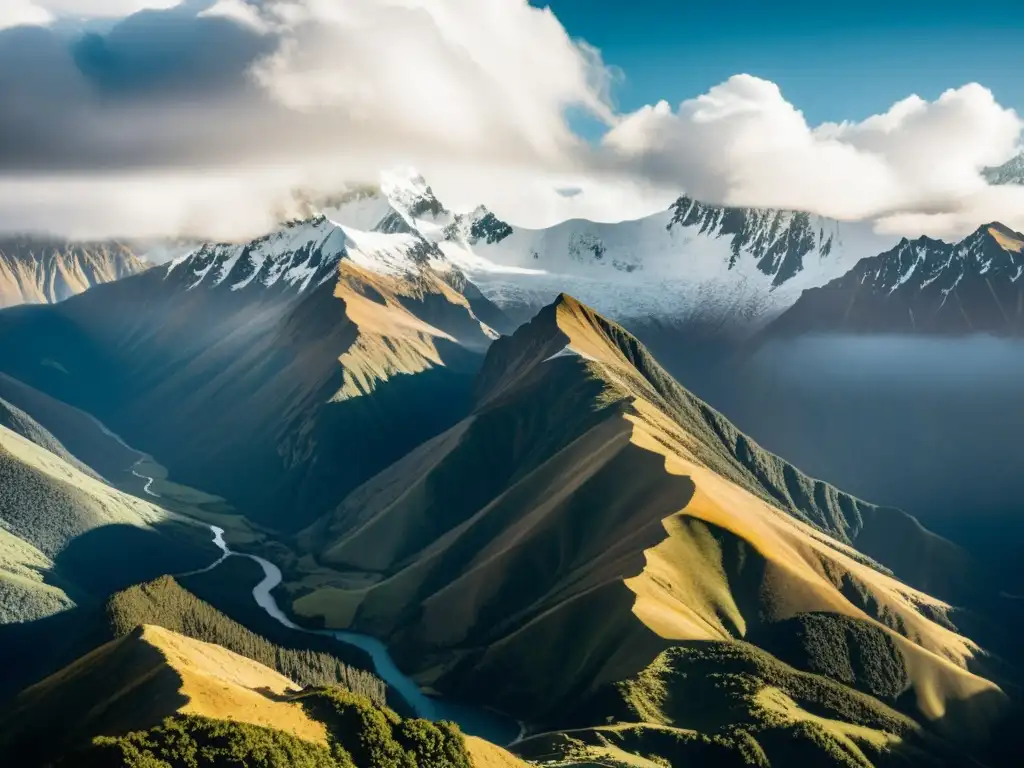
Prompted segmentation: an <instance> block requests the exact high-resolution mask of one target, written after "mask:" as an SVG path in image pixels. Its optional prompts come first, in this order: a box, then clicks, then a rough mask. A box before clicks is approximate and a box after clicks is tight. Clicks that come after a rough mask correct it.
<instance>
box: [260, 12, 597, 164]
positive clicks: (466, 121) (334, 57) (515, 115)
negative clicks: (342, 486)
mask: <svg viewBox="0 0 1024 768" xmlns="http://www.w3.org/2000/svg"><path fill="white" fill-rule="evenodd" d="M262 14H263V17H264V18H265V19H268V20H269V21H270V23H272V24H273V25H275V26H276V28H277V29H278V30H280V32H281V44H280V47H279V49H278V50H277V51H276V53H275V54H274V55H272V56H270V57H268V58H267V59H266V60H265V61H263V62H261V63H260V64H259V65H258V66H257V67H256V68H255V75H256V78H257V80H258V81H259V82H260V83H261V84H262V85H263V86H264V87H265V88H267V90H268V91H269V92H270V93H271V94H272V95H273V97H274V98H275V99H276V100H278V101H279V103H280V104H282V105H284V106H285V107H288V108H290V109H293V110H299V111H302V112H305V113H306V114H308V115H309V119H311V120H316V119H320V118H322V116H324V115H328V116H331V117H337V116H338V114H339V113H341V114H344V116H345V117H346V118H347V125H346V129H347V135H346V136H344V137H343V139H344V140H346V141H347V140H350V139H352V138H354V139H356V140H360V139H363V140H366V139H369V138H371V137H377V138H378V139H379V138H380V137H388V138H390V139H391V140H393V141H394V142H395V143H396V144H402V143H407V144H408V146H409V148H410V149H416V150H417V151H420V152H423V151H425V150H430V149H433V150H435V151H443V152H445V153H449V154H456V155H457V156H459V157H461V158H463V159H469V158H472V157H480V158H481V159H483V160H487V161H494V160H514V161H522V160H525V159H529V160H531V161H544V162H546V163H548V164H551V163H557V162H560V161H561V159H562V158H563V157H564V156H565V155H566V153H567V152H568V151H569V150H570V149H571V148H572V147H573V146H574V145H576V144H577V143H578V139H577V138H576V137H575V136H574V135H573V134H572V133H571V132H570V130H569V129H568V126H567V125H566V122H565V118H564V111H565V109H566V108H568V107H571V106H580V107H583V108H586V109H589V110H590V111H592V112H593V113H594V114H596V115H598V116H600V117H603V118H605V119H607V120H609V121H610V120H611V119H612V114H611V111H610V109H609V108H608V106H607V104H606V103H605V101H604V98H603V96H604V87H605V83H604V69H603V67H602V66H601V64H600V61H599V59H598V58H597V57H596V56H595V55H594V54H593V52H592V51H590V50H589V49H586V48H585V47H582V46H580V45H578V44H576V43H574V42H573V41H572V40H571V39H570V38H569V37H568V35H567V34H566V32H565V30H564V29H563V28H562V26H561V24H560V23H559V22H558V20H557V19H556V18H555V16H554V15H553V14H552V13H551V12H550V11H549V10H546V9H545V10H539V9H536V8H532V7H530V6H529V5H528V4H527V3H526V2H524V0H487V2H480V0H427V1H420V2H415V1H414V0H347V2H345V3H338V2H336V0H270V2H267V3H266V4H264V6H263V10H262Z"/></svg>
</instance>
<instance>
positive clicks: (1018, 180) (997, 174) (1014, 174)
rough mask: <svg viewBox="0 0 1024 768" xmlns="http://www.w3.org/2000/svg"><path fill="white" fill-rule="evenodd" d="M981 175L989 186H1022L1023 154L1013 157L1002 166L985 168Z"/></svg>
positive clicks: (1023, 175) (1023, 176) (1023, 181)
mask: <svg viewBox="0 0 1024 768" xmlns="http://www.w3.org/2000/svg"><path fill="white" fill-rule="evenodd" d="M982 175H983V176H984V177H985V179H986V180H987V181H988V183H989V184H996V185H1002V184H1022V185H1024V152H1022V153H1020V154H1019V155H1015V156H1014V157H1012V158H1010V160H1008V161H1007V162H1005V163H1003V164H1002V165H998V166H996V167H995V168H986V169H985V170H984V171H983V172H982Z"/></svg>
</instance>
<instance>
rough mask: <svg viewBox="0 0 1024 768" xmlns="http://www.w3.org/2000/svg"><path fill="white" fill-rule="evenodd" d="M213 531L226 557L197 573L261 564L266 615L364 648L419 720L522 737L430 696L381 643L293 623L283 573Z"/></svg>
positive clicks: (484, 712) (485, 714)
mask: <svg viewBox="0 0 1024 768" xmlns="http://www.w3.org/2000/svg"><path fill="white" fill-rule="evenodd" d="M210 530H212V531H213V543H214V544H216V545H217V547H218V548H220V550H221V552H222V553H223V554H222V555H221V556H220V558H218V559H217V561H216V562H214V563H213V564H211V565H209V566H207V567H206V568H203V569H202V570H201V571H195V573H204V572H206V571H211V570H213V569H214V568H216V567H217V566H218V565H220V564H221V563H222V562H224V561H225V560H226V559H227V558H229V557H232V556H234V557H247V558H249V559H250V560H254V561H255V562H257V563H259V565H260V567H261V568H262V569H263V579H262V581H260V583H259V584H257V585H256V586H255V587H253V590H252V596H253V599H255V600H256V602H257V603H258V604H259V606H260V607H261V608H262V609H263V610H264V611H266V612H267V613H268V614H269V615H270V616H271V617H272V618H273V619H274V620H275V621H277V622H278V623H280V624H283V625H284V626H286V627H288V628H289V629H293V630H295V631H296V632H307V633H309V634H314V635H327V636H329V637H333V638H335V639H336V640H339V641H340V642H342V643H347V644H348V645H354V646H356V647H357V648H362V649H363V650H364V651H366V652H367V653H368V654H369V655H370V657H371V658H372V659H373V665H374V668H375V670H376V673H377V676H378V677H379V678H381V679H382V680H383V681H384V682H386V683H387V684H388V685H389V686H391V687H392V688H394V689H395V690H396V691H397V692H398V694H399V695H400V696H401V697H402V698H403V699H404V700H405V702H406V703H407V704H408V705H409V707H410V708H411V709H412V710H413V712H415V713H416V716H417V717H422V718H425V719H427V720H452V721H454V722H456V723H458V724H459V727H460V728H461V729H462V731H463V732H464V733H468V734H471V735H473V736H479V737H481V738H483V739H487V740H488V741H490V742H492V743H494V744H509V743H511V742H512V741H515V740H516V739H517V738H519V737H521V736H522V728H521V727H520V725H519V724H518V723H517V722H516V721H515V720H513V719H512V718H510V717H507V716H505V715H502V714H499V713H497V712H494V711H491V710H488V709H483V708H481V707H474V706H469V705H464V704H459V703H456V702H452V701H448V700H447V699H443V698H434V697H431V696H427V695H426V694H424V693H423V691H421V690H420V688H419V686H418V685H417V684H416V683H415V682H414V681H413V680H412V679H411V678H409V677H408V676H406V675H404V674H403V673H402V672H401V670H399V669H398V666H397V665H396V664H395V662H394V660H393V659H392V658H391V655H390V654H389V653H388V649H387V647H386V646H385V645H384V644H383V643H382V642H380V641H379V640H377V639H375V638H372V637H369V636H368V635H361V634H359V633H357V632H342V631H338V630H329V629H319V630H317V629H305V628H304V627H300V626H299V625H298V624H296V623H295V622H293V621H292V620H291V619H289V618H288V617H287V616H286V615H285V613H284V611H282V610H281V608H280V606H278V604H277V601H276V600H275V599H274V596H273V594H271V593H272V592H273V590H274V588H275V587H276V586H277V585H278V584H280V583H281V569H280V568H278V567H277V566H276V565H274V564H273V563H271V562H270V561H269V560H264V559H263V558H262V557H258V556H257V555H249V554H245V553H244V552H233V551H232V550H231V549H230V548H229V547H228V545H227V542H225V541H224V529H223V528H218V527H217V526H215V525H211V526H210Z"/></svg>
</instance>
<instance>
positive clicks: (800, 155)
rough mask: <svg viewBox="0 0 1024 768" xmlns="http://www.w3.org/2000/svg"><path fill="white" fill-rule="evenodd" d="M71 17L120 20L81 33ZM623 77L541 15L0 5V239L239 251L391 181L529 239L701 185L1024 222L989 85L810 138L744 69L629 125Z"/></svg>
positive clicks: (917, 221) (886, 213)
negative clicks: (416, 178) (150, 240)
mask: <svg viewBox="0 0 1024 768" xmlns="http://www.w3.org/2000/svg"><path fill="white" fill-rule="evenodd" d="M143 10H144V11H145V12H137V13H133V12H134V11H143ZM69 14H73V15H75V16H77V17H83V16H85V17H95V16H99V15H106V16H114V17H119V16H123V18H120V20H119V21H117V22H116V23H113V24H107V25H106V26H103V27H92V28H91V29H92V31H86V30H85V29H80V30H79V32H78V33H77V34H73V35H72V34H69V33H68V32H67V28H66V27H64V26H61V23H60V22H63V21H65V20H66V19H67V17H68V15H69ZM28 23H31V24H36V26H15V25H19V24H28ZM47 25H49V26H47ZM3 27H6V29H4V28H3ZM611 79H612V78H611V76H610V74H609V70H608V69H607V68H606V67H605V65H604V63H603V62H602V60H601V56H600V54H599V52H597V51H595V50H594V49H593V48H591V47H589V46H588V45H587V44H586V43H584V42H581V41H577V40H574V39H572V38H571V36H570V35H569V34H568V33H567V31H566V30H565V29H564V28H563V26H562V25H561V23H560V22H559V21H558V19H557V18H556V17H555V16H554V14H553V13H552V12H551V11H550V10H548V9H539V8H536V7H533V6H531V5H529V3H528V2H527V1H526V0H346V2H344V3H341V2H337V0H184V1H183V2H175V0H110V1H108V0H5V2H4V4H3V9H2V10H0V103H3V104H4V106H5V108H4V110H0V229H12V228H19V229H26V228H31V229H51V230H57V231H60V232H62V233H66V234H72V235H85V234H88V235H90V236H101V235H104V234H110V235H128V234H131V235H138V234H146V233H150V234H176V233H178V232H181V231H188V232H190V233H193V232H197V231H198V232H204V233H211V234H213V233H216V234H217V235H218V236H222V237H223V236H230V235H232V234H233V235H236V236H242V235H245V234H253V233H255V232H258V231H259V230H260V229H261V228H263V227H266V226H267V224H268V222H269V221H270V220H271V218H272V216H271V214H272V212H274V211H275V210H277V209H279V208H280V206H281V205H282V203H283V201H284V200H287V198H288V197H289V195H290V190H291V189H293V188H303V189H306V190H313V191H316V190H320V191H325V192H330V191H337V189H338V188H339V187H340V186H342V185H343V184H345V183H348V182H362V181H372V180H374V179H375V178H376V175H377V172H378V171H379V170H380V169H381V168H386V167H389V166H394V165H415V166H417V167H419V168H420V169H421V170H422V171H423V172H424V174H425V175H426V176H427V178H428V179H429V180H430V181H431V183H432V185H433V186H434V188H435V190H436V191H437V192H438V194H439V195H440V196H441V197H442V199H443V200H444V201H445V202H446V203H447V204H449V205H451V206H465V207H474V206H475V205H477V204H478V203H480V202H483V203H485V204H487V205H488V206H490V207H491V208H492V209H493V210H495V211H496V212H497V213H498V214H499V215H501V216H503V217H504V218H507V219H508V220H510V221H512V222H514V223H517V224H521V225H526V226H544V225H549V224H552V223H555V222H556V221H559V220H562V219H565V218H570V217H587V218H596V219H602V220H615V219H625V218H633V217H638V216H641V215H644V214H647V213H650V212H653V211H654V210H657V209H658V208H663V207H664V206H666V205H667V204H668V203H669V202H670V201H671V199H672V198H673V197H674V196H675V195H677V194H679V193H680V192H682V191H685V192H687V193H688V194H691V195H693V196H695V197H698V198H701V199H704V200H706V201H707V202H713V203H725V204H734V205H752V206H771V207H785V208H796V209H804V210H810V211H813V212H816V213H820V214H824V215H828V216H833V217H837V218H842V219H863V218H869V219H873V220H875V221H876V222H877V226H878V227H879V228H881V229H885V230H886V231H893V232H896V231H899V232H900V233H901V234H913V235H917V234H920V233H922V232H928V233H929V234H940V235H948V234H959V233H962V232H963V231H965V230H969V229H973V228H974V227H975V226H977V225H978V224H980V223H982V222H983V221H986V220H989V219H993V218H1005V219H1006V220H1007V223H1009V224H1010V225H1011V226H1017V227H1018V228H1024V195H1022V194H1021V193H1022V191H1024V190H1022V189H1020V188H993V187H990V186H988V185H987V184H986V183H985V181H984V180H983V179H982V177H981V176H980V174H979V171H980V170H981V169H982V168H983V167H985V166H990V165H997V164H999V163H1001V162H1003V161H1004V160H1006V159H1008V158H1009V157H1010V156H1011V155H1012V154H1013V152H1014V151H1015V150H1016V148H1017V143H1018V140H1019V138H1020V132H1021V127H1022V123H1021V120H1020V118H1019V117H1018V115H1017V114H1016V113H1014V112H1013V111H1012V110H1009V109H1006V108H1004V107H1002V106H1000V105H999V104H998V103H997V102H996V101H995V99H994V98H993V96H992V94H991V93H990V92H989V91H988V90H986V89H985V88H983V87H981V86H979V85H967V86H963V87H961V88H957V89H954V90H950V91H947V92H946V93H944V94H943V95H942V96H940V97H939V98H938V99H936V100H935V101H933V102H928V101H924V100H922V99H920V98H917V97H909V98H907V99H904V100H903V101H900V102H899V103H897V104H895V105H893V106H892V108H890V109H889V110H888V111H887V112H885V113H884V114H882V115H877V116H874V117H870V118H868V119H866V120H862V121H860V122H847V123H841V124H827V125H820V126H811V125H809V124H808V123H807V121H806V119H805V118H804V116H803V114H802V113H801V112H800V111H799V109H798V108H797V107H796V106H794V105H792V104H790V103H789V102H788V101H787V100H786V99H785V97H784V96H783V94H782V93H781V92H780V90H779V88H778V87H777V86H776V85H775V84H774V83H771V82H768V81H765V80H761V79H758V78H756V77H752V76H749V75H738V76H736V77H733V78H731V79H729V80H728V81H726V82H725V83H722V84H721V85H718V86H716V87H714V88H712V89H711V90H710V91H708V93H706V94H703V95H700V96H697V97H696V98H693V99H691V100H688V101H685V102H683V103H682V104H681V105H680V106H679V107H678V108H675V109H673V108H672V107H670V106H669V105H668V104H667V103H665V102H662V103H659V104H657V105H653V106H649V107H645V108H643V109H640V110H638V111H636V112H634V113H632V114H626V115H620V114H617V113H616V112H615V110H614V109H613V106H612V101H611V99H610V98H609V84H610V82H611ZM571 109H582V110H585V111H587V112H588V113H590V114H591V115H592V116H594V117H596V118H597V119H598V120H599V121H603V122H604V123H605V124H606V125H607V126H608V131H607V134H606V135H605V136H604V138H603V140H601V141H600V142H598V143H597V144H591V143H589V142H587V141H584V140H583V139H581V138H580V137H579V136H577V135H576V134H575V133H574V132H573V131H572V129H571V127H570V125H569V123H568V121H567V119H566V114H567V111H568V110H571ZM567 190H571V191H572V194H567V193H566V191H567ZM128 211H130V213H131V215H130V216H129V215H126V212H128Z"/></svg>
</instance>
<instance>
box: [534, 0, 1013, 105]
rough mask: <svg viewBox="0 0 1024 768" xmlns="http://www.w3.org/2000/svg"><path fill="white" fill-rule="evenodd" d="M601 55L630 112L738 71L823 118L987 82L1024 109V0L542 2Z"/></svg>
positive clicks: (620, 100) (692, 92)
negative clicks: (617, 78) (615, 72)
mask: <svg viewBox="0 0 1024 768" xmlns="http://www.w3.org/2000/svg"><path fill="white" fill-rule="evenodd" d="M533 4H534V5H537V6H544V5H549V6H550V7H551V8H552V10H553V11H554V12H555V14H556V16H558V18H559V19H560V20H561V22H562V24H563V25H564V26H565V28H566V29H567V30H568V32H569V34H570V35H572V36H574V37H580V38H583V39H585V40H586V41H588V42H589V43H591V44H592V45H594V46H596V47H597V48H599V49H600V50H601V51H602V54H603V56H604V59H605V62H606V63H608V64H611V65H614V66H616V67H618V68H620V69H621V70H622V71H623V74H624V80H623V81H622V82H620V83H619V84H618V85H617V86H616V88H615V90H614V95H615V99H616V102H617V104H618V106H619V108H620V109H622V110H624V111H628V110H633V109H636V108H637V107H639V106H642V105H643V104H649V103H654V102H656V101H657V100H658V99H662V98H664V99H667V100H668V101H669V102H670V103H672V105H673V106H676V105H677V104H678V102H680V101H682V100H683V99H685V98H688V97H691V96H695V95H697V94H700V93H703V92H705V91H706V90H707V89H708V88H710V87H711V86H713V85H715V84H717V83H720V82H722V81H724V80H725V79H726V78H728V77H729V76H730V75H733V74H736V73H739V72H747V73H750V74H753V75H757V76H759V77H763V78H765V79H768V80H772V81H774V82H776V83H778V85H779V86H780V87H781V88H782V91H783V94H784V95H785V96H786V98H787V99H788V100H789V101H790V102H792V103H793V104H795V105H796V106H797V107H799V108H800V109H802V110H803V111H804V113H805V114H806V116H807V119H808V121H809V122H810V123H811V124H812V125H815V124H818V123H820V122H823V121H826V120H843V119H863V118H864V117H867V116H868V115H871V114H876V113H879V112H882V111H884V110H886V109H887V108H888V107H889V106H891V105H892V104H893V103H894V102H895V101H897V100H899V99H902V98H905V97H906V96H908V95H910V94H911V93H917V94H918V95H920V96H922V97H924V98H926V99H934V98H935V97H936V96H938V95H939V94H940V93H941V92H942V91H944V90H945V89H947V88H952V87H957V86H960V85H963V84H965V83H968V82H980V83H981V84H982V85H985V86H987V87H988V88H990V89H991V90H992V91H993V92H994V93H995V96H996V98H997V99H998V100H999V101H1000V103H1002V104H1004V105H1006V106H1009V107H1014V108H1015V109H1017V110H1018V112H1024V2H998V1H993V0H982V1H981V2H977V1H975V2H966V1H965V2H958V3H951V2H944V0H934V1H933V2H922V0H888V1H885V0H841V2H839V3H829V2H825V1H824V0H822V1H819V2H806V1H805V0H779V1H778V2H774V3H769V2H759V1H758V0H730V2H728V3H718V2H706V3H683V2H678V1H675V2H674V1H673V0H632V1H631V2H630V1H629V0H626V1H623V0H548V2H541V1H538V0H533Z"/></svg>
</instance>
